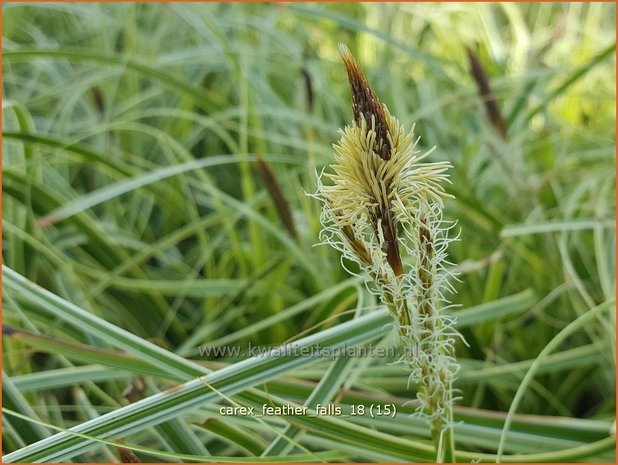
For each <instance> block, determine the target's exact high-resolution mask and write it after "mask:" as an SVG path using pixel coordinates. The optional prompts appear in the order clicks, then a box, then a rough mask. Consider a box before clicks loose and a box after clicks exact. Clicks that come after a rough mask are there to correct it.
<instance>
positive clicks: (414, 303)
mask: <svg viewBox="0 0 618 465" xmlns="http://www.w3.org/2000/svg"><path fill="white" fill-rule="evenodd" d="M340 52H341V56H342V58H343V62H344V64H345V68H346V71H347V74H348V80H349V82H350V89H351V92H352V110H353V114H354V123H353V124H352V125H351V126H346V127H345V128H344V129H343V130H342V131H341V139H340V140H339V142H338V143H337V144H336V145H334V149H335V163H334V164H333V165H332V166H331V169H332V172H328V173H323V174H322V175H320V176H318V190H317V192H316V194H315V197H316V198H317V199H319V200H321V201H322V202H323V208H322V215H321V221H322V224H323V226H324V229H323V230H322V233H321V238H322V240H323V242H324V243H328V244H330V245H331V246H333V247H334V248H336V249H337V250H339V251H341V252H342V256H343V257H345V258H347V259H349V260H352V261H354V262H356V263H358V265H359V266H360V268H361V270H362V273H363V275H364V276H365V278H366V279H367V283H368V287H369V289H370V290H371V291H372V292H374V293H376V294H378V295H379V296H380V298H381V300H382V302H383V303H384V304H385V305H386V307H387V308H388V310H389V311H390V312H391V314H392V315H393V318H394V320H395V323H396V326H397V331H398V335H399V337H400V339H401V341H402V345H403V348H404V356H403V360H404V361H405V363H406V364H407V365H408V367H409V368H410V371H411V375H410V380H411V381H412V382H414V383H415V384H416V385H417V391H418V394H417V398H418V399H419V401H420V405H419V408H418V412H419V413H420V414H422V415H423V416H425V417H426V418H427V419H428V421H429V422H430V425H431V429H432V434H433V436H434V440H435V442H436V447H437V460H446V461H452V460H453V455H452V453H453V444H452V434H451V431H452V429H451V426H452V413H451V412H452V403H453V398H452V392H453V389H452V384H453V381H454V379H455V376H456V374H457V371H458V369H459V367H458V365H457V362H456V360H455V358H454V349H453V346H454V340H455V338H456V337H457V336H458V333H457V332H456V330H455V329H454V319H453V317H452V316H450V315H447V314H445V313H444V308H443V305H444V304H445V303H447V300H446V299H445V297H444V292H445V290H448V289H450V286H449V283H448V278H449V276H450V275H451V274H452V273H451V272H450V271H449V270H448V269H447V268H446V266H447V265H450V264H449V263H448V262H447V261H446V249H447V246H448V242H449V240H450V239H449V237H448V231H449V229H450V227H451V226H452V224H449V223H447V222H445V221H443V219H442V208H443V206H444V199H445V198H447V197H449V196H448V195H447V194H446V193H445V192H444V189H443V187H442V184H443V183H444V182H446V181H447V177H448V175H447V174H446V171H447V170H448V169H449V168H450V164H449V163H448V162H434V163H428V162H425V161H424V159H425V158H426V157H427V156H428V155H429V154H430V153H431V151H432V150H430V151H429V152H426V153H421V152H420V151H419V150H417V144H418V141H419V139H418V138H415V136H414V128H412V129H411V130H410V131H409V132H406V131H405V130H404V127H403V126H402V125H401V124H400V123H399V121H398V120H397V119H396V118H395V117H394V116H392V115H391V114H390V112H389V111H388V108H387V107H386V106H385V105H383V104H382V103H381V102H380V100H379V99H378V97H377V96H376V94H375V92H374V90H373V89H372V88H371V86H370V85H369V82H368V81H367V78H366V77H365V75H364V73H363V71H362V70H361V69H360V67H359V65H358V64H357V63H356V61H355V60H354V58H353V57H352V55H351V54H350V51H349V50H348V48H347V47H346V46H344V45H341V46H340ZM323 179H327V180H328V182H327V183H325V182H323ZM342 264H344V262H343V261H342ZM344 266H345V265H344Z"/></svg>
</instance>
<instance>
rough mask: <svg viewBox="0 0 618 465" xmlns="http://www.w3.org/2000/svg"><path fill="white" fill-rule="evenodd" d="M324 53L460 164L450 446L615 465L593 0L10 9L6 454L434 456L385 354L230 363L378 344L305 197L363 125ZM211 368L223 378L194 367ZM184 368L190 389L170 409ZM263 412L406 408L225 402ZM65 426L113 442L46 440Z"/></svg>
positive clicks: (604, 86)
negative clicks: (266, 350)
mask: <svg viewBox="0 0 618 465" xmlns="http://www.w3.org/2000/svg"><path fill="white" fill-rule="evenodd" d="M338 42H345V43H346V44H348V46H349V47H350V49H351V50H352V51H353V52H354V54H355V56H356V57H357V58H358V60H359V62H360V63H362V65H363V68H364V69H365V71H366V72H367V75H368V79H369V80H370V81H371V84H372V85H373V86H374V88H375V90H376V93H377V94H378V95H380V98H381V99H382V101H383V102H384V103H386V104H387V105H388V107H389V109H390V110H391V112H392V113H393V114H396V115H397V117H398V118H399V119H400V120H401V121H402V123H403V124H404V125H406V126H407V127H409V126H410V125H411V124H412V123H413V122H416V132H417V133H418V134H419V135H421V137H422V139H421V142H420V145H421V147H420V149H421V150H424V149H428V148H430V147H432V146H433V145H436V146H437V150H436V151H435V152H434V154H433V155H432V156H431V159H432V160H433V161H439V160H448V161H450V163H451V164H452V165H453V166H454V169H453V170H452V173H451V180H452V184H451V185H450V186H448V187H447V189H448V192H449V193H450V194H453V195H454V196H455V200H452V201H449V202H447V205H446V212H445V216H446V219H449V220H457V221H458V225H459V228H460V230H461V234H460V240H459V241H458V242H456V243H455V244H453V245H452V246H451V247H450V255H451V259H452V261H453V262H454V263H456V264H457V267H458V271H459V273H460V282H458V283H456V284H455V287H456V288H457V294H456V295H454V296H451V298H452V300H454V301H455V302H456V303H457V304H460V305H461V308H460V309H458V310H456V311H457V312H458V315H459V322H460V328H459V329H460V331H461V333H462V334H463V335H464V336H465V339H466V341H467V342H468V344H469V346H464V345H463V344H459V345H458V347H457V357H458V359H459V361H460V362H461V364H462V371H461V373H460V376H459V380H458V384H457V386H456V387H457V388H458V389H459V390H460V395H461V397H462V399H461V400H460V401H459V402H458V406H459V407H458V408H456V412H455V416H456V420H458V421H459V422H458V423H457V425H456V426H455V440H456V447H457V451H458V452H457V458H458V459H459V460H460V461H463V460H466V461H468V460H474V459H481V460H495V459H496V454H497V453H498V454H503V455H502V459H503V460H504V461H507V460H512V461H526V460H530V461H550V460H552V461H580V460H581V461H584V460H594V461H615V457H614V436H613V434H614V433H613V432H612V431H613V430H611V428H612V422H613V421H614V416H615V316H614V315H615V297H614V296H615V125H616V114H615V112H616V104H615V102H616V99H615V97H616V96H615V80H616V73H615V6H614V5H613V4H609V3H592V4H584V3H567V4H474V5H471V4H457V3H446V4H354V3H346V4H337V3H331V4H216V3H215V4H202V5H198V4H147V3H145V4H130V3H126V4H62V3H58V4H39V5H27V4H5V5H3V47H4V48H3V60H2V61H3V65H2V66H3V102H2V104H3V107H2V108H3V146H2V149H3V171H2V181H3V219H2V228H3V263H4V265H5V267H4V286H3V323H4V324H5V325H6V326H5V337H4V338H3V369H4V372H3V399H4V402H3V407H4V408H5V410H4V413H3V449H4V450H3V452H4V453H5V454H11V455H7V456H6V458H8V459H9V460H15V461H33V460H35V459H37V460H39V459H40V460H43V461H51V460H53V459H56V460H67V459H69V458H72V459H74V460H78V461H91V462H97V461H99V462H100V461H117V460H118V449H117V447H116V446H115V445H114V444H116V443H117V442H118V441H120V440H122V441H123V442H124V444H125V445H126V447H127V448H129V449H131V448H133V449H136V452H135V453H136V454H137V456H138V458H139V459H140V460H142V461H148V460H150V461H152V460H155V461H161V460H164V461H166V460H170V461H173V460H189V459H190V456H192V457H194V458H196V459H197V458H198V457H199V460H202V461H204V460H208V457H209V456H212V457H213V458H221V457H224V456H231V457H235V458H241V457H249V458H251V457H253V458H255V457H256V456H265V457H271V458H272V457H274V456H280V455H284V454H289V455H290V460H292V459H297V460H326V461H333V460H360V461H372V460H376V461H394V460H404V461H423V460H425V461H431V460H432V458H431V453H430V451H431V441H430V438H429V434H428V431H426V428H425V427H424V424H423V422H422V420H421V419H418V418H416V417H414V416H410V415H408V413H411V412H413V411H414V408H415V406H414V405H413V404H407V403H406V401H408V400H409V399H413V398H414V395H415V393H414V392H413V391H412V390H410V389H408V388H407V373H406V370H405V368H404V367H403V366H401V365H397V364H394V363H393V362H395V361H396V360H397V358H398V354H397V353H396V354H395V356H394V357H390V358H384V357H344V358H340V359H337V360H332V359H328V358H319V357H316V358H315V360H313V361H311V363H309V362H307V363H304V364H302V365H294V363H296V362H293V361H289V364H286V363H287V362H286V361H285V360H279V361H277V360H274V361H272V365H264V366H261V365H260V366H261V368H260V370H261V371H260V372H259V373H258V371H257V370H258V369H257V368H255V369H254V368H252V367H251V366H247V365H243V363H242V360H243V359H245V358H247V357H248V355H247V353H246V349H247V348H248V347H250V346H253V347H255V346H274V345H278V344H281V343H283V342H286V341H290V340H293V339H294V340H296V339H300V340H301V341H304V339H302V338H303V337H305V336H307V335H310V334H315V335H316V337H318V338H319V337H323V338H325V339H324V341H326V340H327V339H328V341H331V342H332V341H335V339H336V338H339V339H336V341H338V343H341V342H344V343H350V344H351V345H352V344H367V343H370V342H371V343H373V344H376V345H380V344H381V345H382V346H384V347H390V346H391V345H392V344H393V339H392V337H391V335H390V327H388V326H387V325H386V323H388V321H389V320H388V318H387V317H388V315H386V314H385V313H380V312H384V310H383V309H381V310H380V309H378V307H380V306H379V303H378V301H377V300H376V297H375V296H373V295H371V294H369V293H368V292H367V290H366V289H365V288H364V287H363V285H362V280H361V279H357V278H350V277H349V275H348V274H347V273H346V272H345V271H344V270H343V269H342V267H341V266H340V263H339V256H338V253H337V252H336V251H334V250H331V249H330V248H329V247H323V246H322V247H314V244H316V242H318V236H319V231H320V229H321V225H320V223H319V210H320V205H319V203H318V202H316V201H315V200H313V199H311V198H310V197H308V196H306V194H305V193H306V192H314V191H315V187H316V186H315V170H318V171H319V170H320V169H321V168H322V167H323V166H325V165H326V164H327V163H330V162H331V161H332V157H333V150H332V148H331V144H332V143H333V142H334V141H336V140H337V138H338V134H337V129H338V128H340V127H343V126H344V125H345V124H349V122H351V106H350V95H349V88H348V83H347V78H346V75H345V71H344V69H343V66H342V64H341V62H340V60H339V57H338V52H337V43H338ZM466 47H468V48H469V49H470V50H471V51H472V52H473V54H474V55H475V56H476V57H477V58H478V61H479V62H480V64H481V66H482V68H483V69H484V72H485V73H486V75H487V77H488V80H489V82H490V84H491V88H492V89H493V92H494V94H495V95H496V97H497V102H498V105H499V106H500V109H501V115H502V118H503V121H504V127H505V128H506V132H505V133H501V131H500V130H498V129H497V126H496V125H495V124H494V123H495V122H494V123H492V121H491V120H490V118H488V117H487V113H486V110H485V105H484V102H483V99H482V98H481V97H480V96H479V93H478V91H477V88H476V82H475V79H474V77H473V75H472V73H471V72H470V65H469V61H468V60H469V58H468V55H467V52H466ZM259 157H261V158H262V159H263V161H264V162H262V163H260V162H258V160H259ZM273 180H274V181H273ZM273 183H276V186H273ZM286 210H287V211H289V214H290V216H291V221H292V222H293V229H291V228H290V226H289V223H290V220H289V218H287V217H286V216H285V215H286V214H285V211H286ZM345 265H346V266H348V267H350V268H352V269H353V264H352V263H345ZM23 278H26V279H23ZM34 283H36V284H37V285H38V286H40V287H38V286H35V284H34ZM45 290H47V291H49V293H47V292H46V291H45ZM50 293H51V294H50ZM365 315H367V316H365ZM382 316H384V317H385V318H384V319H382V320H380V318H382ZM363 318H369V319H365V320H364V319H363ZM372 318H373V319H375V321H374V320H371V319H372ZM357 320H358V321H357ZM345 322H348V323H345ZM364 322H374V323H375V324H373V326H372V325H371V324H368V323H367V324H365V323H364ZM344 323H345V324H347V326H343V328H346V329H343V330H341V328H342V326H341V325H342V324H344ZM123 330H125V331H123ZM340 330H341V331H343V333H341V334H340V333H339V332H338V331H340ZM329 338H330V339H329ZM332 338H335V339H332ZM328 341H327V342H328ZM324 343H325V344H326V342H324ZM329 343H330V342H329ZM226 348H227V349H229V350H224V349H226ZM234 348H236V349H239V348H240V349H241V350H240V351H238V352H235V351H234ZM205 349H208V350H211V349H217V350H218V352H210V353H207V352H205ZM191 360H193V361H191ZM264 363H265V364H268V363H271V361H269V360H266V359H265V361H264ZM209 370H217V372H216V373H215V374H214V375H212V378H213V379H214V381H212V386H213V388H212V389H211V388H209V387H208V385H206V384H203V385H200V383H194V382H193V381H191V380H192V379H194V378H195V377H196V376H199V375H202V374H205V373H206V372H208V371H209ZM252 370H254V371H252ZM528 370H532V371H530V372H529V373H530V376H527V377H525V375H526V373H527V372H528ZM532 374H534V376H532ZM254 375H255V377H253V376H254ZM217 376H219V378H217ZM206 379H207V380H210V379H211V378H210V377H208V378H206ZM522 381H523V382H522ZM209 382H210V381H209ZM179 383H183V384H182V385H181V387H180V388H174V389H180V390H179V391H178V392H180V393H182V395H183V396H185V397H182V398H181V397H180V394H175V393H174V391H172V394H170V397H171V398H172V399H178V402H179V403H177V404H174V405H172V404H171V403H170V404H169V405H168V404H166V402H168V401H167V400H165V401H163V400H161V399H163V397H161V398H159V397H157V396H158V395H160V394H157V393H160V392H161V391H164V390H165V389H167V388H170V387H172V386H177V385H179ZM191 383H194V384H191ZM217 383H220V384H217ZM226 383H228V384H226ZM250 388H255V389H250ZM213 389H215V390H213ZM174 395H178V397H174ZM208 396H210V397H208ZM140 399H144V400H143V401H142V403H140V404H133V403H134V402H136V401H138V400H140ZM188 399H189V400H188ZM264 399H266V400H267V401H268V402H272V403H273V404H277V402H280V403H286V402H293V403H298V404H303V403H304V402H308V405H313V404H315V403H316V402H318V401H319V402H322V403H328V402H333V403H337V404H338V405H341V406H342V407H343V408H344V411H345V412H346V414H348V413H350V411H351V409H353V408H354V406H357V405H360V404H363V405H367V406H370V405H371V404H375V405H377V404H380V405H386V404H389V405H390V404H392V405H395V406H396V408H397V411H398V414H397V416H396V417H395V418H388V417H379V418H370V417H368V416H367V415H365V416H362V415H360V416H342V417H332V418H331V417H316V418H296V419H294V421H292V426H290V425H287V423H286V422H285V421H284V419H282V418H277V417H264V418H260V419H256V418H252V417H240V416H236V417H228V418H225V419H223V420H222V418H221V416H220V415H219V413H218V412H219V404H221V403H223V404H229V405H235V404H236V403H239V404H242V405H251V403H252V402H253V403H255V404H256V405H261V403H263V401H264ZM514 399H515V403H514ZM169 402H171V401H169ZM174 402H176V400H174ZM190 402H194V404H191V403H190ZM130 404H133V405H130ZM168 407H169V408H168ZM166 409H167V410H166ZM109 412H118V416H117V417H111V416H106V414H107V413H109ZM507 412H508V415H507ZM532 415H534V416H532ZM26 418H29V419H30V420H26ZM138 418H139V419H138ZM88 420H90V421H91V422H92V423H86V422H87V421H88ZM132 422H133V423H132ZM505 422H506V426H505ZM77 425H80V426H78V428H82V429H81V430H80V431H81V432H82V433H83V434H85V435H87V436H91V437H97V438H99V440H102V439H105V438H107V439H106V440H108V441H112V442H111V443H107V444H105V443H103V442H98V443H93V442H91V441H90V440H89V439H88V438H87V437H77V436H74V435H73V436H71V435H70V434H67V433H61V434H60V435H58V436H56V437H55V439H54V438H52V439H48V438H50V436H51V434H52V433H56V432H57V430H56V429H53V428H52V426H55V427H57V428H60V429H67V428H71V427H74V426H77ZM121 425H124V426H121ZM286 425H287V426H286ZM301 430H302V431H301ZM280 431H285V432H286V435H287V437H288V438H289V440H288V441H284V440H281V439H279V440H277V439H276V438H277V432H280ZM59 438H63V439H59ZM65 440H66V441H73V442H71V444H72V445H74V446H75V449H69V448H67V447H66V445H67V444H68V442H67V443H65V442H61V441H65ZM37 441H39V442H37ZM54 441H56V442H54ZM35 443H36V446H33V448H30V449H28V448H25V449H24V447H25V446H26V445H28V444H35ZM182 454H184V455H182Z"/></svg>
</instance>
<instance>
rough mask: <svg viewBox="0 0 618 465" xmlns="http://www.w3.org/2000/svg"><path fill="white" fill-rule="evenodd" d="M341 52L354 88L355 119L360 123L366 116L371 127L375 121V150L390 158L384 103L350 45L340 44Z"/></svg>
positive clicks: (353, 106)
mask: <svg viewBox="0 0 618 465" xmlns="http://www.w3.org/2000/svg"><path fill="white" fill-rule="evenodd" d="M339 52H340V53H341V58H342V59H343V63H344V64H345V69H346V71H347V73H348V80H349V81H350V89H351V90H352V111H353V112H354V121H356V124H359V125H360V124H361V120H362V119H363V118H364V119H365V121H367V124H368V126H369V127H371V124H372V121H373V122H374V124H375V128H374V130H375V132H376V142H375V146H374V150H375V152H376V153H377V154H378V155H379V156H380V158H381V159H382V160H388V159H389V158H390V157H391V144H390V142H389V140H388V118H387V117H386V113H385V112H384V108H383V107H382V103H381V102H380V100H379V99H378V96H377V95H376V93H375V92H374V90H373V89H372V88H371V86H370V85H369V82H368V81H367V78H366V77H365V73H363V70H362V69H361V68H360V66H358V63H357V62H356V60H355V59H354V57H353V56H352V54H351V53H350V50H349V49H348V47H346V46H345V45H343V44H339Z"/></svg>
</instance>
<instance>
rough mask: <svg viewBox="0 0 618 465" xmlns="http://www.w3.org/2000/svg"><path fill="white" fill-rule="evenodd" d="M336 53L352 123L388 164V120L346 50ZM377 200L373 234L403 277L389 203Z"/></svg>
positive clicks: (386, 199) (389, 156)
mask: <svg viewBox="0 0 618 465" xmlns="http://www.w3.org/2000/svg"><path fill="white" fill-rule="evenodd" d="M339 51H340V53H341V58H342V59H343V63H344V64H345V69H346V71H347V73H348V80H349V81H350V89H351V91H352V111H353V113H354V121H355V122H356V124H357V125H359V126H360V125H361V123H362V121H363V119H364V120H365V122H366V123H367V127H368V129H373V131H374V132H375V134H376V137H375V139H374V140H375V142H374V144H373V147H372V148H373V151H374V152H375V153H376V154H377V155H378V156H379V157H380V158H381V159H382V160H384V161H388V160H390V158H391V150H392V147H391V144H390V142H389V136H388V128H389V118H388V117H387V115H386V112H385V111H384V107H383V106H382V103H381V102H380V100H379V99H378V96H377V95H376V93H375V91H374V90H373V89H372V88H371V86H370V85H369V82H368V81H367V78H366V77H365V73H363V70H362V69H361V68H360V66H359V65H358V63H357V62H356V60H355V59H354V57H353V56H352V54H351V53H350V50H349V49H348V47H346V46H345V45H343V44H339ZM391 188H392V186H384V187H383V189H384V191H385V192H387V193H388V191H389V190H390V189H391ZM379 197H380V198H376V199H375V203H376V204H377V205H379V207H378V208H376V209H375V210H374V211H373V212H372V213H371V220H372V223H373V227H374V230H375V232H376V234H379V233H380V232H381V233H382V234H383V236H384V247H385V250H384V251H385V252H386V260H387V261H388V263H389V265H390V266H391V268H392V270H393V273H395V276H401V275H402V274H403V264H402V263H401V256H400V254H399V245H398V242H397V223H396V220H395V218H394V215H393V212H392V211H391V208H390V205H388V203H390V202H389V201H388V194H387V195H380V196H379ZM380 229H381V231H380Z"/></svg>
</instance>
